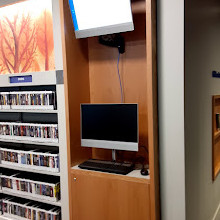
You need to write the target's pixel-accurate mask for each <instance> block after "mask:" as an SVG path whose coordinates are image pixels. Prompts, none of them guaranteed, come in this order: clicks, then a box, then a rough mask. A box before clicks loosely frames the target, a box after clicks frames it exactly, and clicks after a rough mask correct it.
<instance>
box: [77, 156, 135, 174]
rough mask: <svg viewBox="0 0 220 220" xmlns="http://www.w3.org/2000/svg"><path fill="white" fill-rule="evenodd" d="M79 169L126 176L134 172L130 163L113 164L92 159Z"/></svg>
mask: <svg viewBox="0 0 220 220" xmlns="http://www.w3.org/2000/svg"><path fill="white" fill-rule="evenodd" d="M79 168H81V169H86V170H95V171H101V172H107V173H115V174H121V175H126V174H128V173H130V172H131V171H133V170H134V165H133V164H130V163H117V162H114V161H113V162H111V161H102V160H92V159H91V160H87V161H85V162H84V163H82V164H80V165H79Z"/></svg>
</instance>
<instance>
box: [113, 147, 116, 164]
mask: <svg viewBox="0 0 220 220" xmlns="http://www.w3.org/2000/svg"><path fill="white" fill-rule="evenodd" d="M112 161H113V162H116V150H112Z"/></svg>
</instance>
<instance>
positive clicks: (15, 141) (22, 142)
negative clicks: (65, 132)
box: [0, 138, 59, 147]
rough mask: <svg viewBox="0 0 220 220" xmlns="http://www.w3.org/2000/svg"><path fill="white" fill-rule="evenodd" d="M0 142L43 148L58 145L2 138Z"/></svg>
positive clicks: (56, 144) (57, 145)
mask: <svg viewBox="0 0 220 220" xmlns="http://www.w3.org/2000/svg"><path fill="white" fill-rule="evenodd" d="M0 142H7V143H17V144H31V145H45V146H54V147H59V143H48V142H37V141H22V140H12V139H3V138H0Z"/></svg>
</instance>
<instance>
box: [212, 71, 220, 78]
mask: <svg viewBox="0 0 220 220" xmlns="http://www.w3.org/2000/svg"><path fill="white" fill-rule="evenodd" d="M212 77H217V78H220V72H217V71H212Z"/></svg>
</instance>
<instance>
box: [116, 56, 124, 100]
mask: <svg viewBox="0 0 220 220" xmlns="http://www.w3.org/2000/svg"><path fill="white" fill-rule="evenodd" d="M119 61H120V52H118V63H117V69H118V78H119V82H120V89H121V103H123V102H124V97H123V87H122V82H121V76H120V71H119Z"/></svg>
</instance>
